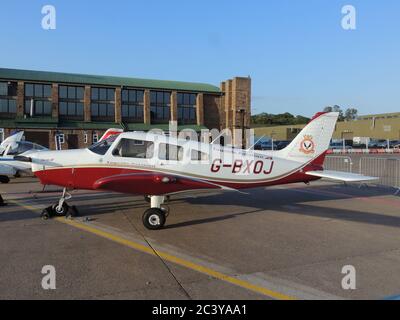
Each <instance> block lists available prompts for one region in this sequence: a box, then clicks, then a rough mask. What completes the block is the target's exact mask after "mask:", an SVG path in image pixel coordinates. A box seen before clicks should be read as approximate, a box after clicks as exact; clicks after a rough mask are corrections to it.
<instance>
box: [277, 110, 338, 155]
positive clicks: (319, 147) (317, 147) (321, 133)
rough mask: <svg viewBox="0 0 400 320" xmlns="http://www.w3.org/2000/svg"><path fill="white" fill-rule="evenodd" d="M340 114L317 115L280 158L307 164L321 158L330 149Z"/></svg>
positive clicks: (282, 152) (281, 151)
mask: <svg viewBox="0 0 400 320" xmlns="http://www.w3.org/2000/svg"><path fill="white" fill-rule="evenodd" d="M338 116H339V113H338V112H328V113H326V112H320V113H317V114H316V115H315V116H314V117H313V118H312V119H311V121H310V122H309V123H308V124H307V125H306V126H305V127H304V129H303V130H302V131H301V132H300V133H299V134H298V135H297V137H296V138H295V139H294V140H293V141H292V142H291V143H290V144H289V145H288V146H287V147H286V148H285V149H283V150H280V151H278V152H279V156H280V157H284V158H290V159H293V160H297V161H301V162H307V161H308V160H311V159H314V158H317V157H319V156H320V155H321V154H323V153H324V152H325V151H326V150H328V148H329V143H330V141H331V139H332V134H333V131H334V130H335V125H336V121H337V119H338Z"/></svg>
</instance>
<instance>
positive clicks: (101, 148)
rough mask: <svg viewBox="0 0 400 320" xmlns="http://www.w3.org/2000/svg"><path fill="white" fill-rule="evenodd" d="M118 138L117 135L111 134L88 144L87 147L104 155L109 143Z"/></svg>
mask: <svg viewBox="0 0 400 320" xmlns="http://www.w3.org/2000/svg"><path fill="white" fill-rule="evenodd" d="M117 138H118V135H114V136H111V137H109V138H107V139H106V140H102V141H99V142H97V143H95V144H94V145H92V146H90V147H89V148H88V149H89V150H90V151H92V152H94V153H97V154H99V155H102V156H104V155H105V154H106V153H107V151H108V149H110V147H111V145H112V144H113V143H114V141H115V139H117Z"/></svg>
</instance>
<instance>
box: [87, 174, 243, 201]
mask: <svg viewBox="0 0 400 320" xmlns="http://www.w3.org/2000/svg"><path fill="white" fill-rule="evenodd" d="M93 189H103V190H111V191H115V192H122V193H131V194H143V195H155V196H156V195H164V194H171V193H176V192H182V191H189V190H201V189H224V190H235V189H231V188H227V187H225V186H222V185H219V184H215V183H213V182H209V181H205V180H201V179H195V178H190V177H182V176H175V175H167V174H158V173H130V174H120V175H114V176H110V177H105V178H101V179H99V180H97V181H96V182H95V183H94V184H93ZM235 191H236V190H235Z"/></svg>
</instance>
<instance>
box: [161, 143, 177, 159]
mask: <svg viewBox="0 0 400 320" xmlns="http://www.w3.org/2000/svg"><path fill="white" fill-rule="evenodd" d="M158 158H159V159H160V160H174V161H182V160H183V148H182V147H181V146H177V145H174V144H169V143H160V144H159V145H158Z"/></svg>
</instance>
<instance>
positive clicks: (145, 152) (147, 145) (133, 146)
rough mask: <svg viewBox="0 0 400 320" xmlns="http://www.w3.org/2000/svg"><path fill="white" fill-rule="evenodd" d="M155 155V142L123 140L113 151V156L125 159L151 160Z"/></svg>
mask: <svg viewBox="0 0 400 320" xmlns="http://www.w3.org/2000/svg"><path fill="white" fill-rule="evenodd" d="M153 154H154V142H152V141H144V140H133V139H121V141H120V142H119V144H118V146H117V147H116V148H115V149H114V150H113V156H115V157H123V158H138V159H151V158H153Z"/></svg>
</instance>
